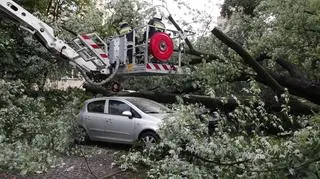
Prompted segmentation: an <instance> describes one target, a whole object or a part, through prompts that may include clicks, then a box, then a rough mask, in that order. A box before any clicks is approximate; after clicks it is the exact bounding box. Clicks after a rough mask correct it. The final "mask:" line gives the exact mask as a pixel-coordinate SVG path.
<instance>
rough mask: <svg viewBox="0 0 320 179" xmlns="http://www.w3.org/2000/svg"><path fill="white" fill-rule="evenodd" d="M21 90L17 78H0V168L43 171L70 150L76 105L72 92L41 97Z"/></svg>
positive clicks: (20, 84) (23, 88) (22, 87)
mask: <svg viewBox="0 0 320 179" xmlns="http://www.w3.org/2000/svg"><path fill="white" fill-rule="evenodd" d="M24 91H25V87H24V85H23V84H22V83H21V82H20V81H16V82H9V81H4V80H1V81H0V96H1V97H0V104H1V105H0V170H7V171H8V170H9V171H17V172H21V173H23V174H25V173H27V172H34V171H43V170H45V169H46V168H47V167H48V166H50V165H54V164H56V163H57V162H58V159H59V158H58V157H57V156H58V155H60V154H64V155H66V154H70V152H72V151H73V142H74V135H75V126H76V123H75V119H76V114H77V113H78V108H79V107H78V106H79V101H77V100H78V98H77V96H72V94H70V96H68V95H67V93H64V94H62V93H60V96H58V95H57V94H58V93H56V94H55V95H52V94H51V96H50V97H49V98H44V97H41V96H38V97H28V96H26V95H25V92H24ZM77 93H79V92H77ZM73 94H76V93H73Z"/></svg>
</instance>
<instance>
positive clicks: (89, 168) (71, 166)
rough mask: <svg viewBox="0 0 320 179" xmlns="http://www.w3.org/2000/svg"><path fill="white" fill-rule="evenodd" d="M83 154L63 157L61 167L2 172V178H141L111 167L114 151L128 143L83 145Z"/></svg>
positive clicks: (127, 147) (126, 147)
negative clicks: (42, 170)
mask: <svg viewBox="0 0 320 179" xmlns="http://www.w3.org/2000/svg"><path fill="white" fill-rule="evenodd" d="M80 147H81V151H82V152H83V154H85V156H86V157H83V156H69V157H66V158H64V159H63V161H64V162H63V163H62V165H61V166H60V167H56V168H51V169H49V170H48V171H47V172H45V173H41V174H29V175H27V176H22V175H18V174H11V173H1V172H0V178H1V179H40V178H41V179H42V178H48V179H97V178H98V179H132V178H140V177H139V176H138V174H134V173H132V172H128V171H121V170H120V169H119V168H118V167H111V164H112V162H113V159H114V153H115V152H117V151H125V150H128V149H129V148H130V146H127V145H120V144H110V143H92V144H90V145H81V146H80Z"/></svg>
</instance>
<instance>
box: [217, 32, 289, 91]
mask: <svg viewBox="0 0 320 179" xmlns="http://www.w3.org/2000/svg"><path fill="white" fill-rule="evenodd" d="M211 32H212V33H213V34H214V35H215V36H216V37H217V38H218V39H219V40H221V41H222V42H223V43H224V44H226V45H227V46H228V47H230V48H232V49H233V50H234V51H235V52H236V53H238V54H239V55H240V56H241V57H242V59H243V60H244V62H245V63H246V64H248V65H249V66H250V67H251V68H253V70H254V71H256V72H257V74H258V76H259V77H260V78H261V79H263V80H264V81H266V82H267V84H268V85H269V86H270V87H271V88H272V89H273V90H274V91H276V92H277V93H278V94H282V93H284V88H283V87H282V86H281V85H280V84H279V83H278V82H277V81H276V80H275V79H274V78H273V77H272V76H271V75H270V74H269V73H268V72H267V71H266V70H265V69H264V68H263V66H262V65H260V64H259V63H258V62H257V61H256V60H254V59H253V58H252V56H251V55H250V54H249V53H248V52H247V51H246V50H245V49H243V48H242V46H241V45H240V44H238V43H237V42H235V41H233V40H232V39H231V38H229V37H228V36H227V35H225V34H224V33H223V32H222V31H220V30H219V29H217V28H214V29H213V30H212V31H211Z"/></svg>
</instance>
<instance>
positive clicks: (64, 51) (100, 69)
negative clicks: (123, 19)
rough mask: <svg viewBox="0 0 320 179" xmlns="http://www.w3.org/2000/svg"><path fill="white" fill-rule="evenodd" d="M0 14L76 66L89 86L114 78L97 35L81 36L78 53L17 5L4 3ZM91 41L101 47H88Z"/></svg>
mask: <svg viewBox="0 0 320 179" xmlns="http://www.w3.org/2000/svg"><path fill="white" fill-rule="evenodd" d="M0 10H1V11H3V12H4V13H5V14H7V15H8V16H10V17H11V18H13V19H15V20H16V21H17V22H18V23H19V24H20V25H21V27H22V28H23V29H25V30H27V31H29V32H30V33H31V34H33V35H34V36H35V37H36V38H37V39H38V40H39V41H40V42H41V43H42V44H43V45H44V46H45V47H46V48H47V49H48V50H49V51H50V52H51V53H52V54H53V55H54V56H55V57H57V58H60V59H61V58H62V59H66V60H68V61H69V63H70V64H71V65H74V66H76V67H77V68H78V69H79V70H80V72H81V73H82V75H83V76H84V78H85V79H86V81H88V82H89V83H91V84H94V85H101V84H104V83H107V82H108V81H109V80H110V79H111V78H112V77H113V76H114V73H113V74H112V73H111V72H112V71H111V70H110V69H111V68H110V63H109V59H108V56H107V54H105V52H104V51H103V48H101V47H103V46H104V47H106V44H105V43H104V42H103V40H101V39H100V38H99V37H97V36H96V35H95V34H90V35H81V36H78V39H76V40H78V41H80V42H82V43H78V44H77V45H78V49H77V50H75V49H73V48H72V47H70V46H69V45H68V44H67V43H65V42H64V41H63V40H61V39H59V38H57V37H56V36H55V34H54V31H53V29H52V28H51V27H50V26H49V25H47V24H46V23H44V22H43V21H41V20H40V19H38V18H37V17H35V16H34V15H32V14H31V13H29V12H28V11H26V10H25V9H24V8H23V7H21V6H20V5H18V4H17V3H15V2H14V1H12V0H1V1H0ZM91 38H95V39H98V41H99V46H98V45H97V44H95V42H93V41H92V43H91V44H88V43H87V42H88V41H90V40H91ZM116 69H117V68H116ZM113 71H114V70H113Z"/></svg>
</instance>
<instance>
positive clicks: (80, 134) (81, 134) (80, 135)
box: [75, 127, 90, 145]
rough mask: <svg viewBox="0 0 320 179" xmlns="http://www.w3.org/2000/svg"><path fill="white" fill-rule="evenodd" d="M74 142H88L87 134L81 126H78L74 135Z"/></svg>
mask: <svg viewBox="0 0 320 179" xmlns="http://www.w3.org/2000/svg"><path fill="white" fill-rule="evenodd" d="M75 142H76V143H77V144H82V145H84V144H88V143H89V142H90V138H89V135H88V134H87V131H86V130H85V129H84V128H83V127H78V128H77V131H76V136H75Z"/></svg>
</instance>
